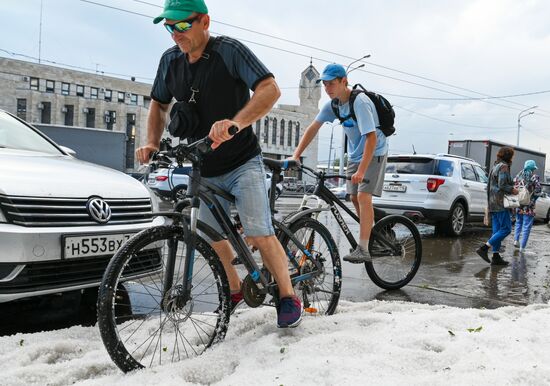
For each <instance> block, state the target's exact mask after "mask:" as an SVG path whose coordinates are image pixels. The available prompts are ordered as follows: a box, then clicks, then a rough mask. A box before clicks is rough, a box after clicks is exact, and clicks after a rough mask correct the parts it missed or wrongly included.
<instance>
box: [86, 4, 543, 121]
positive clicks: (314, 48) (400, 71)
mask: <svg viewBox="0 0 550 386" xmlns="http://www.w3.org/2000/svg"><path fill="white" fill-rule="evenodd" d="M81 1H87V0H81ZM133 1H134V2H137V3H141V4H147V5H150V6H153V7H156V8H163V7H162V6H160V5H158V4H153V3H149V2H147V1H143V0H133ZM211 20H212V21H213V22H215V23H218V24H221V25H225V26H228V27H232V28H236V29H239V30H242V31H247V32H251V33H254V34H257V35H261V36H266V37H269V38H272V39H276V40H280V41H283V42H286V43H291V44H294V45H297V46H300V47H305V48H309V49H313V50H316V51H320V52H324V53H327V54H331V55H336V56H339V57H342V58H346V59H350V60H355V59H357V58H356V57H351V56H348V55H344V54H341V53H338V52H334V51H330V50H326V49H323V48H319V47H315V46H312V45H308V44H304V43H300V42H297V41H295V40H291V39H286V38H282V37H279V36H275V35H271V34H267V33H264V32H260V31H256V30H253V29H250V28H245V27H241V26H237V25H234V24H230V23H225V22H222V21H219V20H215V19H211ZM360 62H362V63H366V64H369V65H371V66H374V67H380V68H383V69H386V70H389V71H394V72H397V73H400V74H404V75H408V76H412V77H415V78H419V79H422V80H427V81H429V82H433V83H437V84H441V85H444V86H447V87H452V88H456V89H458V90H462V91H468V92H471V93H474V94H478V95H483V98H479V99H478V100H482V101H483V100H486V99H497V98H498V99H504V98H506V97H497V98H495V97H493V96H491V95H488V94H485V93H481V92H479V91H475V90H471V89H468V88H464V87H461V86H455V85H453V84H451V83H447V82H442V81H439V80H436V79H432V78H428V77H426V76H421V75H416V74H413V73H410V72H406V71H402V70H398V69H395V68H392V67H388V66H383V65H380V64H376V63H373V62H369V61H365V60H360ZM373 74H374V73H373ZM376 75H379V74H376ZM413 84H414V83H413ZM444 92H448V91H444ZM546 92H548V91H546ZM388 95H389V94H388ZM457 95H459V94H457ZM504 102H507V103H510V104H515V105H518V106H522V107H529V106H527V105H524V104H522V103H518V102H515V101H504ZM518 110H519V109H518ZM539 111H544V112H547V113H550V111H547V110H543V109H539Z"/></svg>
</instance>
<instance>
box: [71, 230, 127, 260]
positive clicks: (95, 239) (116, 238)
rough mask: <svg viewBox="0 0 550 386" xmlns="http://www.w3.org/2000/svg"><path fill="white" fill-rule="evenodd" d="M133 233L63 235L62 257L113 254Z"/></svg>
mask: <svg viewBox="0 0 550 386" xmlns="http://www.w3.org/2000/svg"><path fill="white" fill-rule="evenodd" d="M133 235H134V233H126V234H113V235H93V236H70V237H65V238H64V246H63V251H64V252H65V253H64V257H65V258H66V259H72V258H75V257H90V256H102V255H113V254H114V253H115V252H116V251H118V249H119V248H120V246H121V245H122V244H124V242H125V241H126V240H128V239H129V238H130V237H132V236H133Z"/></svg>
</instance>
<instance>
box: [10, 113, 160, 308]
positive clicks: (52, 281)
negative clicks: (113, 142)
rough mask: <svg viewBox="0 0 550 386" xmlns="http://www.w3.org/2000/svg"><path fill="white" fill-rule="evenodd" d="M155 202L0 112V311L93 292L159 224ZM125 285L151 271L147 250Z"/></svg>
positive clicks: (135, 185) (154, 256)
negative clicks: (132, 240)
mask: <svg viewBox="0 0 550 386" xmlns="http://www.w3.org/2000/svg"><path fill="white" fill-rule="evenodd" d="M155 211H158V202H157V198H156V196H155V195H154V194H152V192H151V191H150V190H148V189H147V188H146V187H145V186H144V185H143V184H141V183H140V182H138V181H137V180H135V179H133V178H132V177H130V176H128V175H125V174H124V173H121V172H118V171H116V170H113V169H110V168H106V167H103V166H98V165H94V164H91V163H87V162H83V161H79V160H78V159H76V158H74V157H72V156H71V155H69V153H68V152H67V151H66V150H64V149H63V148H62V147H60V146H58V145H57V144H55V143H54V142H53V141H51V140H50V139H49V138H47V137H46V136H44V135H43V134H41V133H40V132H39V131H38V130H36V129H35V128H33V127H32V126H30V125H28V124H27V123H25V122H24V121H22V120H20V119H19V118H16V117H15V116H13V115H11V114H9V113H7V112H4V111H1V110H0V303H2V302H7V301H11V300H15V299H20V298H30V297H35V296H39V295H46V294H52V293H62V292H66V291H73V290H83V289H85V288H91V287H96V286H98V285H99V283H100V280H101V277H102V276H103V272H104V271H105V268H106V266H107V263H108V261H109V259H110V258H111V256H112V255H113V254H114V253H115V251H116V250H117V249H118V247H119V246H120V245H121V244H122V243H123V242H124V241H125V240H126V239H128V238H129V237H130V236H131V235H133V234H135V233H136V232H139V231H140V230H142V229H144V228H146V227H150V226H153V225H161V224H162V223H163V222H164V219H163V218H161V217H153V215H152V213H153V212H155ZM138 262H139V264H137V265H136V266H135V267H133V268H132V277H134V276H135V277H137V276H139V275H142V274H144V273H147V272H150V271H152V270H156V269H158V267H160V265H161V259H160V256H159V255H158V252H156V251H155V250H149V251H147V252H146V253H144V254H143V256H140V259H139V260H138Z"/></svg>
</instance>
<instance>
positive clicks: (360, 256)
mask: <svg viewBox="0 0 550 386" xmlns="http://www.w3.org/2000/svg"><path fill="white" fill-rule="evenodd" d="M371 260H372V258H371V257H370V253H369V251H367V250H365V249H363V248H362V247H361V246H360V245H358V246H357V248H355V249H354V250H353V251H352V252H351V253H350V254H349V255H346V256H344V261H347V262H348V263H353V264H362V263H366V262H369V261H371Z"/></svg>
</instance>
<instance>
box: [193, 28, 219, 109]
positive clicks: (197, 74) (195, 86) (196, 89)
mask: <svg viewBox="0 0 550 386" xmlns="http://www.w3.org/2000/svg"><path fill="white" fill-rule="evenodd" d="M215 41H216V38H213V37H211V38H209V39H208V43H206V47H205V48H204V51H203V53H202V55H201V58H200V59H199V63H198V64H197V71H196V72H195V77H194V78H193V84H192V85H191V96H190V97H189V100H188V101H187V103H197V100H196V99H195V94H198V93H199V91H200V90H199V82H200V80H201V79H202V75H203V73H204V67H205V66H206V65H205V63H204V62H205V61H206V60H208V59H210V53H211V51H212V46H213V45H214V42H215Z"/></svg>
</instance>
